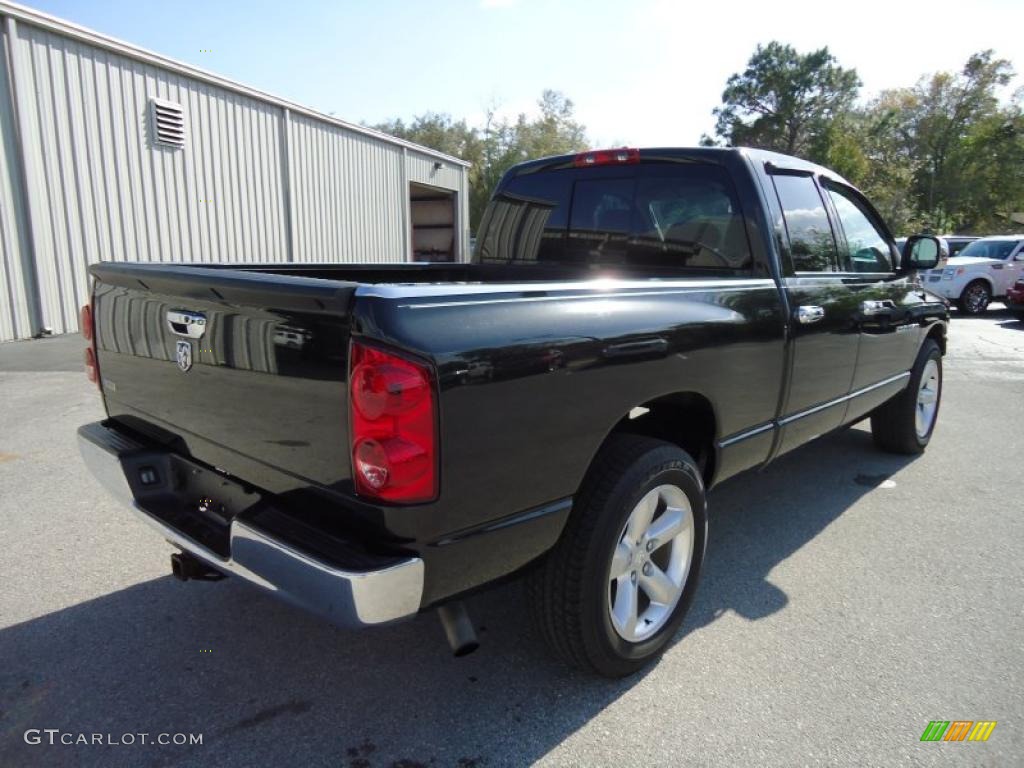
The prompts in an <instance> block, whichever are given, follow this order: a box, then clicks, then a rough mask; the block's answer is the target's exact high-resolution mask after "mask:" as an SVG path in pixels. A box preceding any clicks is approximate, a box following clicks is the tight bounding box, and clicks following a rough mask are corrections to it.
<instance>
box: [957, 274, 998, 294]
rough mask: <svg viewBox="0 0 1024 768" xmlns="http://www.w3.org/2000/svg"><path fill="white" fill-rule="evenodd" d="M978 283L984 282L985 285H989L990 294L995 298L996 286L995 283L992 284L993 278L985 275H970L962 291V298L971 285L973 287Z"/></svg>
mask: <svg viewBox="0 0 1024 768" xmlns="http://www.w3.org/2000/svg"><path fill="white" fill-rule="evenodd" d="M977 282H982V283H984V284H985V285H987V286H988V292H989V293H990V294H991V295H992V296H995V291H996V284H995V283H994V282H992V278H991V277H989V276H988V275H985V274H977V275H970V276H969V277H968V278H967V280H965V281H964V287H963V288H961V289H960V296H963V295H964V291H966V290H967V289H968V288H969V287H970V286H971V285H973V284H974V283H977Z"/></svg>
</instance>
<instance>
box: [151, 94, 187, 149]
mask: <svg viewBox="0 0 1024 768" xmlns="http://www.w3.org/2000/svg"><path fill="white" fill-rule="evenodd" d="M149 119H150V125H151V127H152V131H153V143H154V144H159V145H161V146H165V147H176V148H180V147H184V146H185V111H184V110H183V109H182V108H181V105H180V104H175V103H174V102H171V101H163V100H161V99H150V100H149Z"/></svg>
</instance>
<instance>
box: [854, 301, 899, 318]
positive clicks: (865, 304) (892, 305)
mask: <svg viewBox="0 0 1024 768" xmlns="http://www.w3.org/2000/svg"><path fill="white" fill-rule="evenodd" d="M894 309H896V302H894V301H893V300H892V299H882V300H881V301H875V300H870V301H862V302H861V303H860V311H861V314H864V315H886V314H889V313H890V312H892V311H893V310H894Z"/></svg>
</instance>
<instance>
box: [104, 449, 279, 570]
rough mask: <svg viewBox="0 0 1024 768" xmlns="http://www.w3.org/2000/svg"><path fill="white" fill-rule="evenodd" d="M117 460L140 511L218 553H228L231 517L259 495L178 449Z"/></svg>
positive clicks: (248, 506) (259, 499)
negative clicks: (180, 453)
mask: <svg viewBox="0 0 1024 768" xmlns="http://www.w3.org/2000/svg"><path fill="white" fill-rule="evenodd" d="M121 466H122V468H123V469H124V472H125V476H126V477H127V479H128V483H129V485H130V486H131V489H132V492H133V494H134V495H135V501H136V503H137V504H138V505H139V506H140V507H141V508H142V509H143V510H144V511H146V512H148V513H149V514H150V515H152V516H153V517H155V518H157V519H159V520H160V521H162V522H164V523H165V524H167V525H169V526H170V527H172V528H174V529H175V530H178V531H180V532H181V533H184V534H185V535H186V536H188V537H189V538H191V539H193V540H194V541H196V542H197V543H199V544H202V545H203V546H204V547H206V548H207V549H210V550H212V551H213V552H216V553H217V554H218V555H221V556H222V557H228V556H229V554H230V549H231V547H230V533H231V520H232V519H234V518H235V517H236V516H237V515H239V514H241V513H242V512H245V511H246V510H247V509H250V508H251V507H253V506H254V505H256V504H257V503H259V502H260V501H261V499H262V496H261V494H260V493H259V492H257V491H255V490H254V489H251V488H247V487H246V486H243V485H242V484H241V483H239V482H237V481H235V480H232V479H231V478H228V477H225V476H224V475H222V474H220V473H219V472H215V471H214V470H211V469H209V468H207V467H203V466H200V465H198V464H196V463H194V462H192V461H189V460H188V459H185V458H182V457H181V456H177V455H176V454H171V453H163V452H152V453H151V452H147V451H143V452H140V453H135V454H132V455H130V456H124V457H122V459H121Z"/></svg>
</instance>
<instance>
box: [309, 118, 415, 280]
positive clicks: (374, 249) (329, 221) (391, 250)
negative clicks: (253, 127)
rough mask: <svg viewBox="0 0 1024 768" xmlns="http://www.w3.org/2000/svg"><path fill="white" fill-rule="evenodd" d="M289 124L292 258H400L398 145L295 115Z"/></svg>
mask: <svg viewBox="0 0 1024 768" xmlns="http://www.w3.org/2000/svg"><path fill="white" fill-rule="evenodd" d="M289 128H290V132H289V146H290V148H291V179H290V188H291V199H292V206H293V211H294V227H295V259H296V261H312V262H331V261H339V262H398V261H405V260H406V259H407V258H408V246H407V235H406V232H405V227H404V225H403V215H402V211H403V210H404V206H405V205H406V198H407V196H408V192H407V191H405V190H404V189H403V185H402V184H401V183H400V181H401V177H402V149H401V147H396V146H394V145H391V144H387V143H385V142H382V141H379V140H377V139H374V138H372V137H369V136H363V135H360V134H357V133H351V132H349V131H346V130H344V129H341V128H336V127H334V126H330V125H325V124H323V123H320V122H319V121H316V120H312V119H310V118H307V117H304V116H301V115H299V116H296V115H292V117H291V120H290V123H289Z"/></svg>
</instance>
